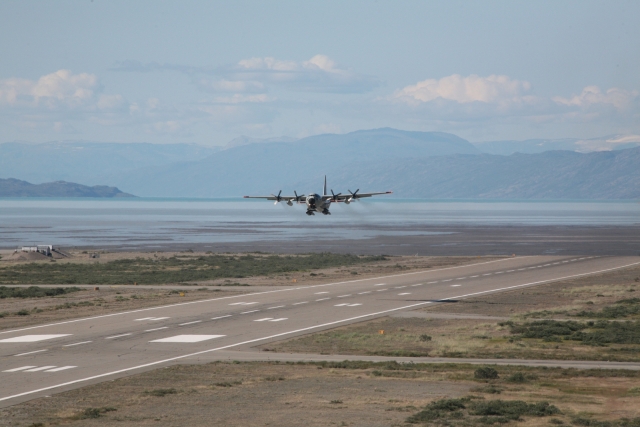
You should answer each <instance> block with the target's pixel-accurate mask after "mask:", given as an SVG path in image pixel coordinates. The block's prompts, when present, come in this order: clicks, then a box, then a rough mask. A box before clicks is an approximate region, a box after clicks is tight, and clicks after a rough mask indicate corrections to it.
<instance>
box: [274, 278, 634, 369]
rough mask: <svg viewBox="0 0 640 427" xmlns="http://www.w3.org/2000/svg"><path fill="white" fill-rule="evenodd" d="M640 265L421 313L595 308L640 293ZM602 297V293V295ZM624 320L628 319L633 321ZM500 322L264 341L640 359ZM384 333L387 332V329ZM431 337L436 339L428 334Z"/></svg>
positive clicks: (435, 353) (332, 348)
mask: <svg viewBox="0 0 640 427" xmlns="http://www.w3.org/2000/svg"><path fill="white" fill-rule="evenodd" d="M638 276H640V268H633V269H628V270H623V271H617V272H612V273H607V274H605V275H600V276H593V277H585V278H581V279H575V280H572V281H567V282H559V283H552V284H548V285H542V286H538V287H535V288H529V289H524V290H518V291H513V292H505V293H500V294H494V295H488V296H484V297H482V298H472V299H468V300H461V301H459V302H458V303H447V304H441V305H439V306H435V307H433V308H429V309H423V310H421V311H426V312H431V313H452V314H481V315H490V316H511V317H512V319H514V321H515V322H524V321H532V320H537V319H545V318H566V319H569V318H570V319H572V320H578V321H584V320H586V319H585V318H584V317H580V318H576V317H571V316H572V315H575V314H576V313H578V312H581V311H584V310H593V311H595V312H597V311H599V310H601V309H602V308H603V307H607V306H611V305H612V304H614V303H615V301H618V300H620V299H623V298H630V297H633V296H634V295H638V296H640V283H638V282H636V281H635V278H636V277H638ZM598 295H602V296H598ZM635 317H637V316H631V317H629V319H634V318H635ZM624 320H627V318H625V319H624ZM500 323H501V322H500V321H487V320H483V321H478V320H470V319H463V318H462V319H424V318H400V317H386V318H381V319H376V320H372V321H369V322H363V323H359V324H356V325H350V326H345V327H341V328H337V329H333V330H331V331H328V332H322V333H318V334H313V335H307V336H304V337H301V338H295V339H291V340H288V341H283V342H279V343H275V344H268V345H265V346H263V347H262V348H263V349H267V350H271V351H276V352H293V353H322V354H361V355H388V356H432V357H473V358H509V359H561V360H611V361H640V345H638V344H609V345H607V346H601V347H595V346H587V345H583V344H582V343H581V342H579V341H564V340H560V341H559V342H546V341H544V340H542V339H520V338H519V337H518V336H516V335H513V334H511V332H510V328H509V327H508V326H501V325H500ZM380 330H384V331H385V333H384V335H380V334H379V331H380ZM421 336H429V337H431V339H430V340H425V339H421Z"/></svg>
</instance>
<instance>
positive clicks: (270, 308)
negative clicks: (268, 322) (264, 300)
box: [267, 305, 286, 310]
mask: <svg viewBox="0 0 640 427" xmlns="http://www.w3.org/2000/svg"><path fill="white" fill-rule="evenodd" d="M282 307H286V306H284V305H277V306H275V307H269V308H267V310H273V309H274V308H282Z"/></svg>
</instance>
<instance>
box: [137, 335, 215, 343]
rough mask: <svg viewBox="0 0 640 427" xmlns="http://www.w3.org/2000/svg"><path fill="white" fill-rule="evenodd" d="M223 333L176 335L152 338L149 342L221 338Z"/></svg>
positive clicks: (195, 340)
mask: <svg viewBox="0 0 640 427" xmlns="http://www.w3.org/2000/svg"><path fill="white" fill-rule="evenodd" d="M221 337H224V335H176V336H174V337H167V338H160V339H159V340H153V341H149V342H182V343H185V342H186V343H194V342H202V341H208V340H212V339H215V338H221Z"/></svg>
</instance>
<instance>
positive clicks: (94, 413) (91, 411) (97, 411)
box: [74, 407, 117, 420]
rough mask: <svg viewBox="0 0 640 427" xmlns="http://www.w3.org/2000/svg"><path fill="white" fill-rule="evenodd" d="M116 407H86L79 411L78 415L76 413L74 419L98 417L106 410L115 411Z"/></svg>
mask: <svg viewBox="0 0 640 427" xmlns="http://www.w3.org/2000/svg"><path fill="white" fill-rule="evenodd" d="M116 410H117V409H116V408H110V407H106V408H87V409H85V410H84V411H82V412H81V413H79V414H78V415H76V416H75V417H74V418H75V419H79V420H85V419H87V418H100V417H101V416H102V414H104V413H106V412H112V411H116Z"/></svg>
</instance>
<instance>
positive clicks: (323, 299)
mask: <svg viewBox="0 0 640 427" xmlns="http://www.w3.org/2000/svg"><path fill="white" fill-rule="evenodd" d="M328 299H331V298H320V299H317V300H316V301H326V300H328Z"/></svg>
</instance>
